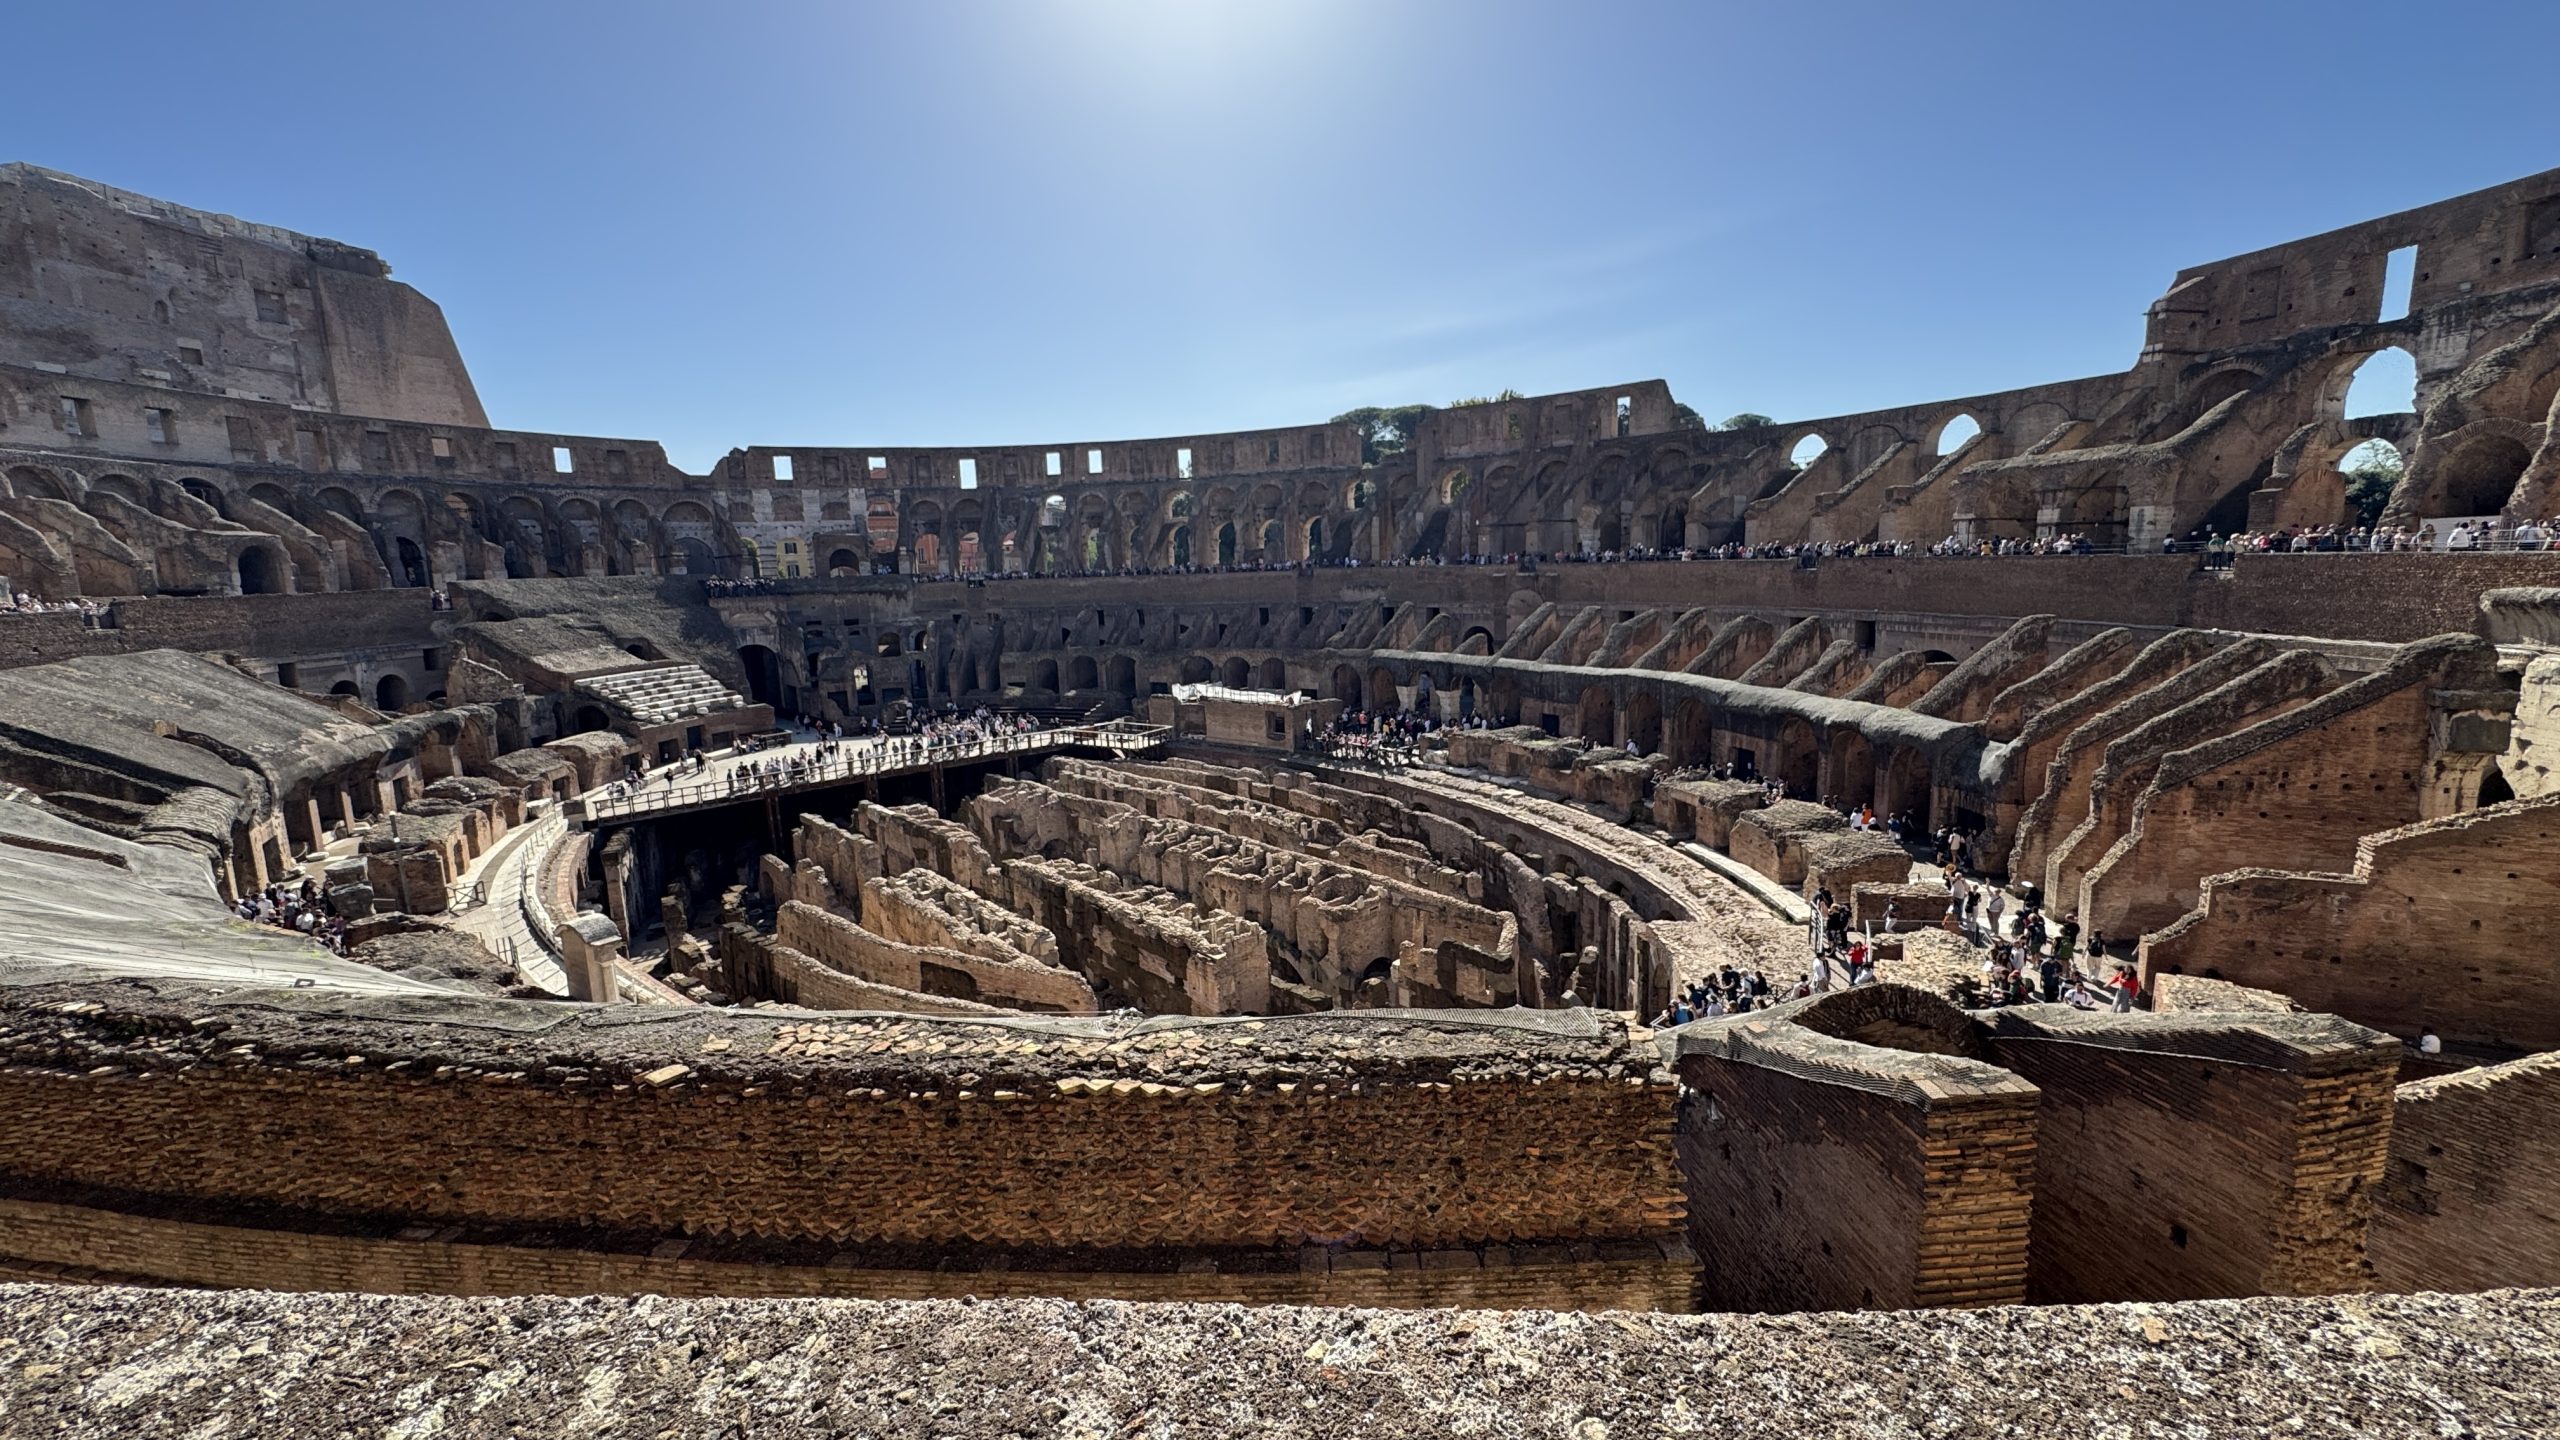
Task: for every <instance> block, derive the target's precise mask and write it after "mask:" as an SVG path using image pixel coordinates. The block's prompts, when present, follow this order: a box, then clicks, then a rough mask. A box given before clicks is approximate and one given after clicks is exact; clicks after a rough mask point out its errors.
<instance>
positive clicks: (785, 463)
mask: <svg viewBox="0 0 2560 1440" xmlns="http://www.w3.org/2000/svg"><path fill="white" fill-rule="evenodd" d="M773 478H774V479H776V480H788V479H790V478H791V457H790V456H788V455H776V456H774V457H773Z"/></svg>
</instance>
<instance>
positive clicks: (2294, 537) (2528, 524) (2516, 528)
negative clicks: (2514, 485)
mask: <svg viewBox="0 0 2560 1440" xmlns="http://www.w3.org/2000/svg"><path fill="white" fill-rule="evenodd" d="M2552 538H2553V537H2552V534H2551V530H2550V528H2549V527H2547V526H2545V525H2543V524H2542V523H2541V522H2540V521H2538V520H2534V519H2532V518H2530V517H2528V518H2526V519H2523V520H2519V521H2517V522H2516V523H2515V524H2513V525H2509V524H2507V523H2505V522H2504V521H2502V520H2500V519H2498V518H2497V517H2496V516H2494V515H2493V516H2490V517H2489V518H2487V519H2485V520H2481V521H2479V522H2477V523H2476V524H2475V523H2474V522H2472V521H2469V520H2457V521H2455V522H2453V528H2451V529H2450V530H2445V531H2441V532H2439V531H2438V530H2437V529H2436V524H2435V522H2434V521H2432V520H2430V521H2427V522H2425V523H2424V524H2421V525H2420V526H2419V527H2418V528H2417V529H2415V530H2412V529H2410V528H2409V527H2408V526H2406V525H2395V526H2392V527H2390V528H2389V529H2385V528H2383V527H2381V526H2378V525H2376V526H2371V527H2367V526H2363V525H2310V526H2303V525H2288V526H2286V527H2284V528H2283V529H2280V530H2249V531H2243V532H2241V533H2240V534H2237V535H2229V536H2225V535H2219V534H2212V535H2206V536H2203V537H2201V538H2200V539H2196V540H2193V541H2190V542H2189V543H2190V546H2191V547H2193V548H2199V549H2202V550H2203V551H2204V553H2205V556H2206V563H2207V564H2208V565H2210V564H2213V563H2216V562H2220V563H2223V564H2228V563H2229V562H2230V559H2231V557H2232V556H2234V555H2266V554H2277V555H2281V554H2287V553H2300V552H2305V551H2315V552H2316V551H2368V552H2380V551H2407V552H2412V553H2420V552H2432V551H2443V552H2446V553H2452V552H2456V551H2469V550H2541V549H2546V548H2548V547H2549V546H2550V545H2551V543H2552Z"/></svg>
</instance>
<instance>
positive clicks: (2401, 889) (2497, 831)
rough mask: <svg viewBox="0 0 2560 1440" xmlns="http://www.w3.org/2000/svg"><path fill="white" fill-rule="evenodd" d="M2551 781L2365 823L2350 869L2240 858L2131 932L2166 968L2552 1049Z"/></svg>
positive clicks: (2555, 1001) (2393, 1019) (2556, 827)
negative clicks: (2388, 826) (2373, 826)
mask: <svg viewBox="0 0 2560 1440" xmlns="http://www.w3.org/2000/svg"><path fill="white" fill-rule="evenodd" d="M2555 934H2560V795H2552V796H2546V797H2544V798H2542V799H2540V800H2533V801H2525V802H2519V803H2517V804H2512V805H2502V806H2496V807H2493V808H2490V809H2487V810H2472V811H2466V812H2464V813H2462V814H2459V815H2450V816H2446V817H2445V818H2443V819H2440V820H2429V821H2426V822H2424V823H2421V824H2417V825H2409V826H2404V827H2402V828H2400V829H2397V830H2392V831H2387V832H2385V833H2382V834H2377V835H2370V836H2367V837H2366V838H2365V839H2364V841H2363V842H2362V844H2361V845H2360V846H2359V847H2358V850H2357V853H2356V860H2355V871H2354V873H2353V874H2350V875H2339V874H2300V873H2291V872H2271V871H2266V870H2258V869H2251V870H2243V871H2239V872H2236V873H2233V874H2228V875H2220V876H2216V877H2214V878H2213V879H2211V880H2208V881H2207V882H2206V884H2205V891H2204V903H2203V905H2202V907H2201V908H2200V909H2198V910H2196V911H2194V912H2193V913H2191V914H2189V915H2188V916H2187V917H2186V918H2185V919H2182V920H2180V921H2179V922H2178V923H2177V924H2175V925H2173V926H2171V927H2170V928H2168V929H2167V930H2164V931H2160V932H2158V933H2156V934H2154V935H2152V936H2150V937H2148V938H2147V939H2146V940H2145V941H2144V942H2143V946H2142V964H2143V970H2144V973H2145V975H2146V977H2148V976H2149V975H2151V974H2153V973H2156V972H2165V971H2169V970H2172V969H2175V970H2182V971H2185V972H2187V973H2190V974H2196V975H2210V976H2213V977H2215V978H2219V979H2223V980H2230V981H2233V982H2236V983H2238V984H2242V985H2252V986H2258V987H2261V988H2264V989H2268V990H2275V991H2280V992H2282V993H2283V994H2285V995H2288V996H2290V997H2292V998H2293V999H2294V1000H2296V1001H2298V1002H2300V1003H2301V1004H2302V1006H2303V1007H2304V1008H2306V1009H2310V1010H2318V1011H2325V1012H2327V1013H2329V1014H2333V1015H2343V1016H2345V1017H2346V1018H2347V1019H2350V1020H2353V1021H2355V1022H2356V1023H2358V1024H2360V1025H2370V1026H2373V1027H2374V1028H2376V1029H2379V1030H2389V1031H2392V1032H2394V1033H2396V1034H2399V1035H2402V1036H2408V1037H2413V1036H2415V1035H2416V1034H2417V1033H2418V1031H2419V1030H2420V1029H2421V1028H2423V1027H2429V1026H2432V1027H2433V1028H2434V1029H2435V1031H2436V1033H2437V1034H2438V1035H2440V1036H2442V1037H2443V1038H2444V1039H2445V1040H2447V1041H2449V1042H2452V1043H2454V1044H2463V1045H2487V1046H2497V1047H2511V1048H2513V1049H2518V1050H2550V1049H2560V967H2555V966H2554V965H2553V964H2552V962H2551V957H2550V954H2549V944H2550V940H2551V937H2552V936H2553V935H2555Z"/></svg>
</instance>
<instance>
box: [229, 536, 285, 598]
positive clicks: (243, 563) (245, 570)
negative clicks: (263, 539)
mask: <svg viewBox="0 0 2560 1440" xmlns="http://www.w3.org/2000/svg"><path fill="white" fill-rule="evenodd" d="M283 572H284V567H283V566H282V565H279V564H277V563H276V556H275V552H274V551H272V550H269V549H266V548H264V547H263V546H262V547H260V548H258V549H254V550H243V551H241V552H240V593H241V594H243V595H281V594H283V593H284V573H283Z"/></svg>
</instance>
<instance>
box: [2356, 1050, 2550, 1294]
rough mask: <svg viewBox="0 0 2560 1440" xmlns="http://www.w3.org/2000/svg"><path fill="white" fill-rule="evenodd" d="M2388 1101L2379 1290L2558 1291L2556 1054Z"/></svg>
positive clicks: (2378, 1230)
mask: <svg viewBox="0 0 2560 1440" xmlns="http://www.w3.org/2000/svg"><path fill="white" fill-rule="evenodd" d="M2395 1102H2396V1103H2395V1104H2394V1106H2393V1114H2392V1125H2391V1172H2390V1177H2389V1178H2388V1179H2387V1180H2386V1181H2385V1182H2384V1183H2383V1185H2382V1187H2381V1190H2380V1192H2379V1194H2378V1195H2377V1196H2376V1198H2375V1201H2374V1207H2373V1241H2372V1249H2373V1273H2374V1279H2375V1282H2376V1283H2377V1284H2378V1285H2379V1286H2380V1287H2381V1288H2383V1289H2386V1290H2486V1289H2491V1288H2495V1287H2498V1286H2506V1285H2552V1284H2560V1054H2547V1055H2534V1056H2529V1057H2527V1058H2525V1059H2522V1060H2516V1061H2512V1062H2510V1063H2508V1064H2505V1065H2495V1066H2489V1067H2486V1068H2483V1069H2477V1070H2463V1071H2458V1072H2456V1073H2454V1074H2451V1075H2439V1076H2435V1077H2433V1078H2431V1079H2426V1080H2416V1081H2412V1082H2410V1083H2409V1084H2406V1085H2403V1086H2401V1087H2400V1089H2399V1091H2398V1093H2397V1095H2396V1096H2395Z"/></svg>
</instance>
